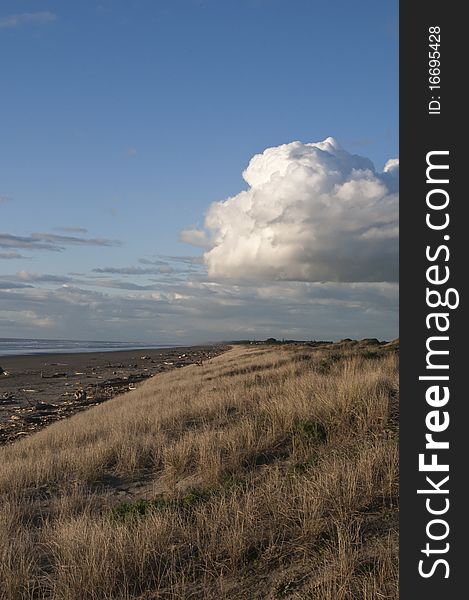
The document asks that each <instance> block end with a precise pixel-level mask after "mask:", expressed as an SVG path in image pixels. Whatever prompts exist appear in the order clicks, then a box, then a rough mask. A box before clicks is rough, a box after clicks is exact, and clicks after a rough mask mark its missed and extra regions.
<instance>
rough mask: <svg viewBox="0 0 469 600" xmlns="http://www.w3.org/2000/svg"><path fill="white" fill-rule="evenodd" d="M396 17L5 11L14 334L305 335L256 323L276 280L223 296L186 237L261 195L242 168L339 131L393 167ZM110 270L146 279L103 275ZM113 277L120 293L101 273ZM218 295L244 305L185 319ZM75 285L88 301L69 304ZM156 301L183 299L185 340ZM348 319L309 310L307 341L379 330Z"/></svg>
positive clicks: (4, 124)
mask: <svg viewBox="0 0 469 600" xmlns="http://www.w3.org/2000/svg"><path fill="white" fill-rule="evenodd" d="M397 19H398V16H397V2H396V1H390V0H385V1H383V2H374V1H358V2H354V3H351V2H348V1H345V0H343V1H342V0H341V1H338V2H334V3H326V2H317V1H315V0H309V1H307V0H288V1H287V0H236V1H235V0H133V1H130V0H125V1H124V0H122V1H117V0H116V1H113V0H99V1H93V0H83V1H82V2H71V1H68V2H66V1H63V0H61V1H52V0H50V1H42V0H30V1H22V0H14V1H8V0H4V1H3V2H2V4H1V7H0V56H1V57H2V58H1V59H0V60H1V64H2V90H3V92H2V111H1V113H0V131H1V139H0V198H1V200H0V233H3V234H5V235H6V236H10V237H7V238H4V247H0V257H2V256H3V258H1V259H0V272H1V277H2V279H0V286H1V287H0V291H2V292H3V301H4V302H5V304H4V307H6V308H4V310H3V311H2V310H1V305H0V335H3V336H12V337H29V336H37V337H56V336H60V337H84V338H87V337H90V335H91V334H94V335H93V336H92V337H101V338H108V339H146V340H148V341H150V339H151V340H154V341H156V342H158V341H159V340H161V341H171V338H173V337H176V338H177V340H179V339H180V340H181V341H184V342H186V341H187V342H192V341H202V339H201V338H203V337H204V336H206V339H214V338H220V337H221V338H222V337H225V336H226V335H228V334H229V332H230V327H231V329H232V330H235V331H234V334H236V335H234V336H233V337H237V334H238V333H239V335H241V334H242V333H246V334H250V335H253V336H255V335H259V336H262V335H263V334H264V332H265V331H267V330H269V331H271V330H274V329H275V331H276V333H277V335H281V334H283V333H285V334H288V333H295V332H299V331H300V330H301V326H300V321H298V322H296V321H295V324H293V321H291V322H290V321H289V319H288V318H285V319H284V318H283V317H282V318H281V319H280V321H281V322H280V321H279V314H283V313H282V306H284V307H285V306H286V308H287V311H286V312H287V313H288V311H289V310H290V308H291V305H288V306H287V305H285V304H281V305H278V306H276V307H275V310H274V309H273V308H271V309H268V311H267V312H268V313H269V311H270V313H269V314H270V315H271V318H270V320H269V318H268V315H266V321H265V323H264V324H263V325H262V326H260V325H259V327H257V325H256V323H258V322H259V319H258V317H257V316H256V308H255V306H254V304H253V300H252V294H253V293H254V295H256V294H255V292H254V291H253V290H254V289H258V288H256V286H258V285H259V282H260V280H257V281H251V283H247V282H240V281H236V280H235V278H234V279H233V278H229V279H226V280H225V279H224V281H223V283H220V281H218V280H217V279H216V278H214V277H211V275H210V272H209V273H208V274H206V265H205V266H204V264H200V260H201V259H200V257H201V256H202V253H203V251H204V250H205V251H207V248H205V249H201V248H200V247H196V246H193V245H189V244H187V243H184V242H182V241H181V231H182V230H187V229H189V230H194V229H198V230H200V229H201V228H203V226H204V218H205V215H206V214H207V211H209V207H210V205H211V203H212V202H214V201H222V200H225V199H226V198H228V197H234V196H236V195H237V194H238V193H239V192H241V191H242V190H245V189H247V188H248V185H247V183H246V181H244V180H243V178H242V172H243V170H244V169H245V168H246V166H247V164H248V162H249V160H250V159H251V158H252V157H253V156H254V155H255V154H258V153H261V152H263V151H264V150H265V149H266V148H269V147H276V146H279V145H281V144H286V143H289V142H293V141H295V140H300V141H302V142H318V141H321V140H324V139H325V138H327V137H328V136H333V137H334V138H335V139H336V140H338V142H339V143H340V144H341V146H342V147H343V148H344V149H346V150H347V151H348V152H349V153H351V154H360V155H363V156H366V157H368V158H370V159H371V160H372V161H373V163H374V164H375V167H376V170H377V171H381V170H382V169H383V167H384V164H385V163H386V161H387V160H388V159H389V158H395V157H397V156H398V139H397V134H398V114H397V59H398V56H397V52H398V32H397ZM32 234H34V235H33V237H32V238H31V236H32ZM38 234H41V235H38ZM43 234H46V235H43ZM47 236H48V237H47ZM54 236H62V237H61V238H58V237H54ZM70 237H72V238H75V239H73V240H70V239H67V238H70ZM20 238H21V239H20ZM183 238H184V239H188V238H187V236H186V237H184V236H183ZM1 239H2V238H0V240H1ZM5 240H6V241H5ZM41 244H42V245H45V246H46V247H45V248H40V247H39V246H40V245H41ZM47 245H49V248H47ZM50 246H52V247H50ZM16 255H20V256H22V257H25V258H15V256H16ZM168 256H170V257H182V260H176V261H175V260H173V259H168V258H166V257H168ZM162 257H163V258H162ZM190 257H196V258H195V260H192V261H191V260H189V258H190ZM197 257H199V258H197ZM142 261H143V262H142ZM145 261H146V262H145ZM148 261H153V263H155V264H152V265H150V264H149V262H148ZM109 267H110V268H111V269H121V270H122V269H127V270H129V269H133V270H134V272H133V273H129V272H128V273H122V272H120V273H118V275H119V279H118V280H117V279H116V277H115V275H116V273H109V272H108V273H99V272H96V271H93V269H106V268H109ZM136 268H139V269H147V270H149V269H153V270H154V271H156V270H157V269H159V268H161V269H160V272H158V273H156V272H152V273H149V272H146V273H142V272H141V271H140V272H138V270H136ZM170 269H172V271H171V272H170ZM19 274H20V275H19ZM77 274H79V275H77ZM100 275H103V276H105V277H107V278H108V282H107V283H109V284H110V285H108V284H107V283H106V282H105V281H104V282H103V281H94V282H93V281H92V279H90V277H91V278H95V279H96V278H97V277H98V276H100ZM111 275H114V277H113V278H111V277H110V276H111ZM171 277H173V279H172V280H171ZM54 278H55V280H54ZM193 278H195V279H194V280H193ZM286 279H288V280H291V278H289V277H286ZM194 281H195V282H196V283H194ZM276 281H277V284H278V279H277V280H276ZM291 281H292V283H291V286H293V287H295V286H296V287H298V285H299V284H298V282H296V281H294V280H291ZM125 282H127V283H128V284H130V285H127V288H131V287H132V286H139V287H145V286H146V287H147V288H148V286H152V289H151V290H149V289H142V290H138V289H134V290H131V289H125ZM8 283H10V284H12V287H7V285H8ZM15 283H16V287H15ZM102 283H104V285H101V284H102ZM116 283H117V286H116ZM317 283H318V282H315V281H313V282H308V283H307V284H305V285H309V284H312V285H317ZM336 283H337V282H336ZM354 283H355V284H357V283H360V282H354ZM384 283H386V285H389V282H383V285H384ZM202 284H203V285H204V286H205V288H206V289H209V288H211V287H212V288H213V286H222V285H223V286H224V290H225V292H224V294H227V295H228V296H230V294H233V293H234V291H235V290H236V289H238V290H239V285H242V287H243V290H244V292H243V294H244V295H243V296H242V298H241V299H239V302H240V304H238V305H237V309H236V311H235V310H233V311H232V312H223V311H222V310H221V312H220V314H219V315H218V313H217V315H216V316H213V315H214V311H212V310H210V311H209V312H208V313H207V314H202V312H200V313H197V314H194V313H193V309H192V308H191V307H190V306H188V307H186V308H185V309H184V310H182V309H181V307H180V306H176V305H175V303H177V301H178V298H176V300H175V299H174V297H175V295H176V296H177V295H179V296H181V295H182V296H184V294H185V293H186V292H187V290H188V289H191V288H192V287H193V286H194V285H196V286H201V285H202ZM64 285H65V286H68V287H66V288H63V286H64ZM262 285H263V286H264V285H266V284H265V282H264V283H262ZM282 285H285V284H282ZM367 285H368V286H369V282H368V283H367ZM20 286H23V287H20ZM24 286H30V287H24ZM119 286H120V287H119ZM123 286H124V287H123ZM158 286H160V287H159V288H158ZM237 286H238V287H237ZM202 287H203V286H202ZM72 289H73V290H80V292H79V295H80V301H79V302H78V301H77V300H76V299H73V300H70V298H67V299H63V298H62V296H63V295H64V294H65V293H66V292H67V290H72ZM184 290H185V291H184ZM137 291H141V292H142V294H141V295H140V296H139V297H133V296H132V297H129V296H128V295H129V294H134V295H135V294H136V292H137ZM323 291H324V290H323V289H322V292H323ZM183 292H184V293H183ZM322 292H321V293H322ZM67 293H68V292H67ZM74 293H75V291H74ZM76 293H77V294H78V292H76ZM87 293H88V294H89V298H88V304H86V302H87V301H86V300H85V296H86V294H87ZM149 293H154V294H156V295H158V294H163V296H164V297H165V298H166V302H168V303H169V304H171V303H172V307H168V306H166V308H165V310H168V313H164V314H176V315H177V317H175V319H176V321H177V323H174V325H173V326H172V327H171V328H170V327H169V326H168V323H169V317H162V316H161V315H162V314H163V313H162V312H161V311H160V307H159V306H158V302H160V301H161V299H160V300H158V299H157V300H155V306H154V307H152V305H151V299H149V297H148V294H149ZM207 293H208V292H207ZM344 293H345V292H344V290H342V292H341V294H340V296H341V298H342V297H343V294H344ZM41 294H42V296H41ZM96 294H98V295H100V296H99V297H100V298H101V299H102V300H97V296H96ZM126 294H127V296H126ZM145 294H147V296H145ZM366 294H368V296H367V295H366ZM366 294H365V296H366V298H369V297H370V296H369V290H368V291H367V292H366ZM211 295H213V294H211ZM391 295H392V297H393V298H394V300H392V301H391V304H392V302H394V308H392V309H391V308H389V307H388V308H386V310H384V309H382V307H381V306H380V307H377V305H376V306H375V305H373V306H375V309H373V308H371V309H370V310H378V312H379V311H381V312H380V313H379V314H380V315H381V316H379V315H378V314H376V318H375V319H374V320H373V319H372V320H371V324H372V325H369V326H368V328H370V327H372V326H374V328H375V331H376V335H378V336H379V335H380V334H381V335H386V336H388V337H389V336H390V335H392V334H393V333H394V334H397V316H396V307H395V297H396V296H395V290H394V287H393V291H392V293H391ZM384 296H386V298H388V299H389V293H387V292H386V293H384ZM61 298H62V299H61ZM103 298H104V300H103ZM223 298H224V299H225V300H223V299H222V300H221V301H220V302H221V305H223V303H224V302H225V301H226V298H225V296H223ZM132 300H134V304H133V305H132ZM101 301H102V306H101V305H99V302H101ZM77 302H78V305H79V307H80V309H79V310H78V309H76V306H77ZM141 302H144V303H145V305H144V308H142V314H143V315H144V316H135V311H136V313H137V315H138V314H140V313H139V311H140V309H138V308H136V307H138V306H139V303H141ZM201 302H202V305H203V300H201ZM386 302H387V300H386ZM54 303H56V304H54ZM194 303H195V300H194ZM331 304H333V302H331ZM47 305H49V307H53V310H54V314H52V313H51V309H50V308H49V309H48V308H47ZM98 305H99V308H98ZM367 306H368V305H367ZM386 306H388V305H386ZM217 308H218V309H220V306H218V305H217ZM73 310H75V312H73ZM152 310H154V313H155V317H154V319H153V318H152ZM201 310H202V309H201ZM331 310H332V309H331ZM351 310H352V309H351ZM174 311H175V312H174ZM215 312H216V311H215ZM352 313H353V310H352ZM247 315H251V316H252V319H247ZM308 315H309V313H308ZM341 315H342V316H340V319H341V320H342V321H343V322H339V321H338V320H337V319H338V318H339V314H338V313H337V314H336V315H335V316H334V314H333V312H331V311H330V314H329V315H328V319H326V321H324V318H323V315H322V314H321V315H318V316H317V318H316V317H315V316H314V314H313V315H309V316H308V323H306V322H305V323H304V334H305V335H306V336H307V337H310V336H314V334H315V332H316V331H317V322H318V321H320V322H322V323H324V322H329V319H330V323H331V324H332V323H333V324H334V326H332V325H331V326H330V327H331V335H330V336H329V337H334V336H340V335H341V333H344V335H346V334H348V333H351V334H353V333H355V334H356V335H360V334H362V333H363V334H369V333H371V332H370V331H368V330H366V331H365V330H364V329H363V327H362V326H361V325H360V324H359V323H360V322H361V321H360V319H358V320H357V318H356V316H353V315H352V316H349V317H347V319H348V320H347V319H345V317H344V313H343V312H342V313H341ZM159 318H161V319H162V320H163V324H164V325H165V327H163V325H158V322H159ZM246 319H247V320H246ZM334 319H335V320H334ZM196 321H197V322H196ZM247 321H249V322H250V323H251V321H252V323H251V324H250V325H249V327H246V328H245V329H243V323H246V322H247ZM363 322H364V323H366V322H368V323H369V322H370V321H369V320H368V321H367V320H365V319H363ZM151 323H153V325H150V324H151ZM204 323H206V324H205V325H204ZM176 325H177V327H176ZM166 326H168V327H166ZM332 329H334V331H332ZM365 329H367V327H365ZM322 333H327V332H326V331H324V332H322ZM155 337H156V338H158V339H154V338H155Z"/></svg>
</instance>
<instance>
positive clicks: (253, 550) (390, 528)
mask: <svg viewBox="0 0 469 600" xmlns="http://www.w3.org/2000/svg"><path fill="white" fill-rule="evenodd" d="M397 394H398V375H397V356H396V354H395V352H394V351H393V350H392V349H386V348H382V347H366V346H357V345H353V344H343V345H331V346H329V347H323V348H309V347H304V346H272V347H269V346H265V347H257V346H253V347H236V348H233V349H232V350H230V351H228V352H227V353H226V354H224V355H222V356H219V357H217V358H215V359H213V360H212V361H210V362H209V363H206V364H205V365H203V366H195V365H194V366H189V367H186V368H184V369H181V370H179V371H174V372H171V373H167V374H163V375H160V376H157V377H156V378H154V379H152V380H149V381H148V382H146V383H145V384H143V385H142V386H141V387H140V388H139V389H138V390H137V391H135V392H131V393H129V394H126V395H124V396H121V397H118V398H115V399H114V400H111V401H109V402H108V403H106V404H102V405H100V406H97V407H95V408H93V409H91V410H89V411H87V412H85V413H81V414H78V415H76V416H74V417H72V418H71V419H69V420H67V421H62V422H58V423H55V424H54V425H52V426H50V427H49V428H47V429H45V430H43V431H41V432H39V433H37V434H35V435H33V436H32V437H30V438H29V439H25V440H22V441H20V442H18V443H15V444H13V445H11V446H9V447H5V448H3V449H2V450H1V452H0V489H1V490H2V497H3V501H2V507H1V511H0V553H1V566H0V578H1V590H2V594H3V595H2V596H1V597H2V598H4V599H8V600H17V599H18V600H19V599H50V600H52V599H53V600H106V599H109V600H110V599H119V600H124V599H125V600H130V599H137V598H138V599H140V600H150V599H160V598H161V599H197V598H206V599H213V600H222V599H224V598H226V599H228V598H229V599H239V600H241V599H246V600H250V599H256V598H257V599H269V598H270V599H275V598H291V599H293V598H296V599H300V598H305V599H306V598H311V599H315V598H317V599H324V600H345V599H355V598H356V599H360V600H375V599H381V598H397V597H398V593H397V492H398V490H397V469H398V455H397V422H396V421H397Z"/></svg>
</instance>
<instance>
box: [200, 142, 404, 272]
mask: <svg viewBox="0 0 469 600" xmlns="http://www.w3.org/2000/svg"><path fill="white" fill-rule="evenodd" d="M398 174H399V163H398V161H397V160H396V159H393V160H390V161H388V163H387V164H386V166H385V168H384V171H383V172H382V173H378V172H377V171H376V170H375V168H374V166H373V163H372V162H371V161H370V160H368V159H367V158H363V157H361V156H356V155H352V154H349V153H348V152H346V151H345V150H343V149H342V148H341V147H340V146H339V145H338V143H337V142H336V141H335V140H334V139H333V138H327V139H326V140H324V141H323V142H318V143H310V144H303V143H301V142H292V143H290V144H283V145H281V146H278V147H275V148H268V149H267V150H265V151H264V152H263V153H262V154H257V155H255V156H254V157H253V158H252V159H251V161H250V163H249V165H248V167H247V169H246V170H245V171H244V173H243V177H244V179H245V181H246V182H247V183H248V185H249V187H248V189H247V190H246V191H242V192H240V193H239V194H237V195H236V196H233V197H231V198H228V199H227V200H225V201H223V202H218V203H214V204H212V205H211V207H210V208H209V210H208V213H207V216H206V220H205V229H206V232H200V235H199V238H200V239H202V238H203V239H204V240H205V239H209V240H210V244H211V246H210V249H209V250H208V251H207V252H206V253H205V254H204V260H205V262H206V265H207V267H208V272H209V275H210V276H211V277H215V278H234V279H240V280H242V279H257V280H259V279H261V280H262V279H263V280H285V281H310V282H315V281H336V282H371V281H396V280H397V277H398ZM192 234H194V232H192ZM192 237H194V235H192Z"/></svg>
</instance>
